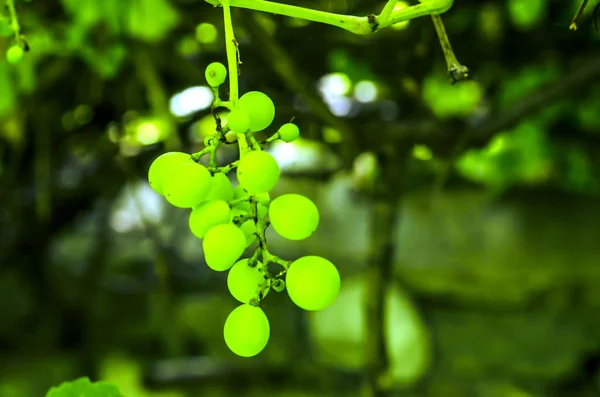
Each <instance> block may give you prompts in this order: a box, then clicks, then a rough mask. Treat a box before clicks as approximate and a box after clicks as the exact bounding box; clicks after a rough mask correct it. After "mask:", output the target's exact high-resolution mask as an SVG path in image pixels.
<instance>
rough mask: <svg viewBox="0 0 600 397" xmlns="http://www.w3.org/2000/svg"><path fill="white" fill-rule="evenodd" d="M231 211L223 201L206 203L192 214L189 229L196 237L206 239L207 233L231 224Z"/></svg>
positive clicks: (196, 208)
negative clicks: (217, 227) (218, 226)
mask: <svg viewBox="0 0 600 397" xmlns="http://www.w3.org/2000/svg"><path fill="white" fill-rule="evenodd" d="M230 213H231V209H230V208H229V205H228V204H227V202H225V201H223V200H209V201H205V202H203V203H202V204H200V205H199V206H197V207H195V208H194V209H193V211H192V213H191V214H190V218H189V222H188V223H189V227H190V230H191V231H192V233H193V234H194V236H196V237H198V238H199V239H202V238H204V236H205V235H206V233H207V232H208V231H209V230H210V229H212V228H213V227H215V226H217V225H221V224H224V223H228V222H229V216H230Z"/></svg>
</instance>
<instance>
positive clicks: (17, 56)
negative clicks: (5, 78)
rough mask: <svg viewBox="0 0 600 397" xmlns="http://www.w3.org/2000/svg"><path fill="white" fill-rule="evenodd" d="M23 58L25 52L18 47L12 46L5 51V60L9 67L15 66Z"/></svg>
mask: <svg viewBox="0 0 600 397" xmlns="http://www.w3.org/2000/svg"><path fill="white" fill-rule="evenodd" d="M24 56H25V51H24V50H23V49H22V48H21V47H20V46H18V45H13V46H11V47H10V48H9V49H8V50H7V51H6V60H7V61H8V63H10V64H11V65H16V64H18V63H19V62H21V60H22V59H23V57H24Z"/></svg>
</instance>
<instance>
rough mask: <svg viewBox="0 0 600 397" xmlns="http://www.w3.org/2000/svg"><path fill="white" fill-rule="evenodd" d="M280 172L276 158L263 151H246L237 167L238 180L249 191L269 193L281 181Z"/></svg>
mask: <svg viewBox="0 0 600 397" xmlns="http://www.w3.org/2000/svg"><path fill="white" fill-rule="evenodd" d="M280 173H281V171H280V169H279V164H277V161H276V160H275V158H274V157H273V156H272V155H271V154H269V153H267V152H263V151H252V152H250V153H246V154H245V155H244V156H243V157H242V158H241V160H240V163H239V165H238V169H237V177H238V181H239V182H240V185H241V186H242V187H243V188H244V189H246V190H247V191H248V192H249V193H267V192H268V191H269V190H271V189H273V188H274V187H275V185H276V184H277V182H278V181H279V175H280Z"/></svg>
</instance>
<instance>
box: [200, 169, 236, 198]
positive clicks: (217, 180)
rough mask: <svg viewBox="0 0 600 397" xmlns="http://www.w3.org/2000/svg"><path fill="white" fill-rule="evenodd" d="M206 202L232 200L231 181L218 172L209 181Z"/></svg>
mask: <svg viewBox="0 0 600 397" xmlns="http://www.w3.org/2000/svg"><path fill="white" fill-rule="evenodd" d="M206 200H224V201H231V200H233V185H232V184H231V181H230V180H229V178H228V177H227V175H225V174H224V173H222V172H218V173H216V174H215V175H213V177H212V178H211V180H210V190H209V191H208V194H207V195H206Z"/></svg>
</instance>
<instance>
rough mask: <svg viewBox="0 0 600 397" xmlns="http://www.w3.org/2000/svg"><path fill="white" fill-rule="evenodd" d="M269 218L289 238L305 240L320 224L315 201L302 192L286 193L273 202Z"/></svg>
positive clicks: (283, 235) (279, 232) (278, 230)
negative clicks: (301, 193)
mask: <svg viewBox="0 0 600 397" xmlns="http://www.w3.org/2000/svg"><path fill="white" fill-rule="evenodd" d="M269 220H270V221H271V226H273V229H274V230H275V231H276V232H277V233H278V234H279V235H280V236H281V237H283V238H286V239H288V240H304V239H305V238H307V237H309V236H310V235H311V234H313V232H314V231H315V230H317V226H319V210H318V209H317V206H316V205H315V203H313V202H312V201H311V200H310V199H309V198H307V197H304V196H302V195H300V194H284V195H283V196H279V197H277V198H276V199H275V200H273V201H272V202H271V205H270V207H269Z"/></svg>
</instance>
